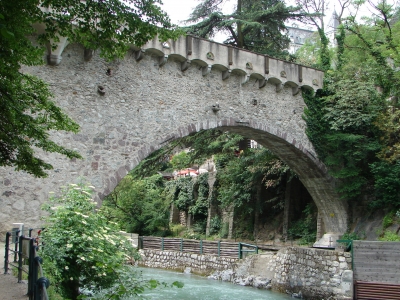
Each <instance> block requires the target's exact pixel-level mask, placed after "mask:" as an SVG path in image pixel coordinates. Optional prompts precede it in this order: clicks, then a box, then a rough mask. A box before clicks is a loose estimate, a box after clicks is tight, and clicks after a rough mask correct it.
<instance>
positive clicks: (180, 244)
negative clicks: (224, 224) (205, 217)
mask: <svg viewBox="0 0 400 300" xmlns="http://www.w3.org/2000/svg"><path fill="white" fill-rule="evenodd" d="M138 246H139V249H154V250H161V251H179V252H188V253H195V254H208V255H214V256H218V257H231V258H239V259H241V258H243V257H244V254H245V253H255V254H257V253H258V247H257V246H255V245H250V244H246V243H232V242H222V241H205V240H190V239H182V238H164V237H154V236H140V237H139V245H138Z"/></svg>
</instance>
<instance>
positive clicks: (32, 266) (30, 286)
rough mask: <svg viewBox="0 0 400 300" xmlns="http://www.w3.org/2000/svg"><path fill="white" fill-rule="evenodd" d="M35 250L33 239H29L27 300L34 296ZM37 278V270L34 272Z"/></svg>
mask: <svg viewBox="0 0 400 300" xmlns="http://www.w3.org/2000/svg"><path fill="white" fill-rule="evenodd" d="M35 252H36V248H35V245H34V243H33V239H31V240H30V241H29V271H28V296H29V300H33V297H34V287H35V275H34V271H35ZM36 278H37V272H36Z"/></svg>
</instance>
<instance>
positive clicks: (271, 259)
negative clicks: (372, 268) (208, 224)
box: [139, 247, 353, 300]
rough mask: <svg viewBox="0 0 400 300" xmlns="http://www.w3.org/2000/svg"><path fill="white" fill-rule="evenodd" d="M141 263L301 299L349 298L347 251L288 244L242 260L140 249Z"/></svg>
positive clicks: (349, 265) (350, 286)
mask: <svg viewBox="0 0 400 300" xmlns="http://www.w3.org/2000/svg"><path fill="white" fill-rule="evenodd" d="M141 251H142V252H141V254H142V257H143V260H142V261H141V262H139V264H140V265H142V266H146V267H152V268H164V269H172V270H177V271H185V272H188V271H191V272H193V273H196V274H200V275H206V276H209V278H212V279H216V280H223V281H229V282H232V283H235V284H239V285H246V286H253V287H256V288H265V289H273V290H277V291H280V292H283V293H289V294H291V295H292V296H296V297H299V298H301V297H303V298H304V299H318V300H321V299H352V294H353V284H352V281H353V272H352V270H351V256H350V253H348V252H340V251H331V250H321V249H311V248H298V247H288V248H284V249H281V250H280V251H278V252H277V253H274V252H268V253H263V254H258V255H251V256H248V257H247V258H245V259H243V260H239V259H233V258H224V257H214V256H209V255H199V254H190V253H182V252H173V251H155V250H141Z"/></svg>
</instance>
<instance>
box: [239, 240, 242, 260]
mask: <svg viewBox="0 0 400 300" xmlns="http://www.w3.org/2000/svg"><path fill="white" fill-rule="evenodd" d="M239 259H242V243H240V242H239Z"/></svg>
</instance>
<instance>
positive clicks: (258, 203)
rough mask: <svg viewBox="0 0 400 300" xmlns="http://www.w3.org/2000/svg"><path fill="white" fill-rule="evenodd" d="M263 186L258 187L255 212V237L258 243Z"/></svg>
mask: <svg viewBox="0 0 400 300" xmlns="http://www.w3.org/2000/svg"><path fill="white" fill-rule="evenodd" d="M261 186H262V183H261V182H260V184H259V185H258V186H257V193H256V203H255V210H254V230H253V236H254V240H256V241H257V239H258V227H259V225H260V224H259V223H260V210H261Z"/></svg>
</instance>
